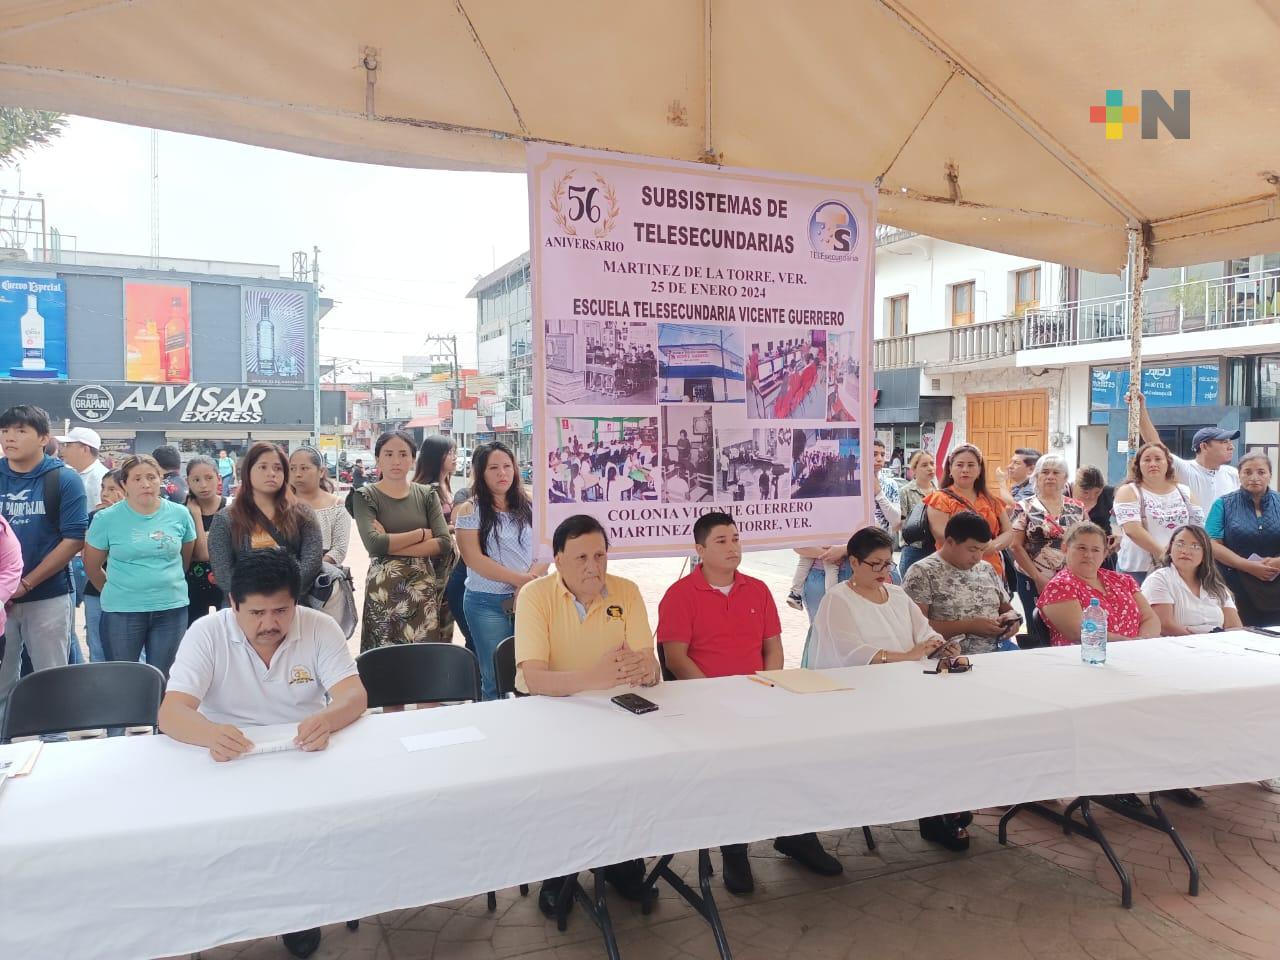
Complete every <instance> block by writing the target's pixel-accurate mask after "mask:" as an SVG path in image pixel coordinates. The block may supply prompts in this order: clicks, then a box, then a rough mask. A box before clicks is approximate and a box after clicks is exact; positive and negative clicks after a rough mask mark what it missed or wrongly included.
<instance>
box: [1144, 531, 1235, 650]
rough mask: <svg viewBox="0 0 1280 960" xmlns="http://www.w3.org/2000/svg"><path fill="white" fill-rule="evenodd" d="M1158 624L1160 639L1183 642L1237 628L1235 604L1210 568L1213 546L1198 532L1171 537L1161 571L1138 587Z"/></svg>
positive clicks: (1212, 563) (1160, 567)
mask: <svg viewBox="0 0 1280 960" xmlns="http://www.w3.org/2000/svg"><path fill="white" fill-rule="evenodd" d="M1142 595H1143V596H1144V597H1146V598H1147V602H1148V603H1149V604H1151V609H1152V610H1154V611H1155V614H1156V616H1157V617H1159V618H1160V633H1161V635H1162V636H1166V637H1185V636H1188V635H1189V634H1193V633H1210V632H1212V631H1214V630H1222V629H1227V630H1234V629H1238V628H1239V627H1240V615H1239V614H1238V613H1236V601H1235V598H1234V597H1232V596H1231V591H1230V590H1229V589H1227V584H1226V582H1225V581H1224V580H1223V579H1222V575H1221V574H1220V573H1218V567H1217V565H1216V564H1215V563H1214V562H1213V541H1211V540H1210V539H1209V534H1208V533H1206V532H1205V530H1204V528H1202V527H1191V526H1182V527H1179V528H1178V529H1177V530H1175V531H1173V538H1172V539H1171V540H1170V541H1169V546H1167V547H1166V548H1165V551H1164V556H1163V557H1162V558H1161V561H1160V566H1159V568H1157V569H1156V570H1155V572H1153V573H1152V574H1151V575H1150V576H1148V577H1147V579H1146V580H1145V581H1143V584H1142Z"/></svg>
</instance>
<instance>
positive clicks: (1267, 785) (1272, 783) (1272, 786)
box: [1258, 777, 1280, 793]
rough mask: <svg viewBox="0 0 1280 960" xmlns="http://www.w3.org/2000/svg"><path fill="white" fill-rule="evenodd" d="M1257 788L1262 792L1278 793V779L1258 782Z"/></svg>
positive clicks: (1279, 782)
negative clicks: (1260, 788)
mask: <svg viewBox="0 0 1280 960" xmlns="http://www.w3.org/2000/svg"><path fill="white" fill-rule="evenodd" d="M1258 786H1260V787H1262V789H1264V790H1270V791H1271V792H1272V793H1280V777H1272V778H1271V779H1270V780H1259V781H1258Z"/></svg>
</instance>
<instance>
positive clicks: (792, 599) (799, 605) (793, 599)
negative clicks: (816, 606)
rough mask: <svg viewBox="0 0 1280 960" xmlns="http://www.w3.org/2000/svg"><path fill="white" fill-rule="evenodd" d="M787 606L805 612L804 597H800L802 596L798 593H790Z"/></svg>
mask: <svg viewBox="0 0 1280 960" xmlns="http://www.w3.org/2000/svg"><path fill="white" fill-rule="evenodd" d="M787 606H788V607H790V608H791V609H792V610H803V609H804V597H802V596H800V594H798V593H788V594H787Z"/></svg>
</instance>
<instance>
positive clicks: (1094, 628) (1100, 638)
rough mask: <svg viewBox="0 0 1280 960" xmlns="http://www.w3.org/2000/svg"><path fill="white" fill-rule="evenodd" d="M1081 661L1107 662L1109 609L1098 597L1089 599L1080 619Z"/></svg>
mask: <svg viewBox="0 0 1280 960" xmlns="http://www.w3.org/2000/svg"><path fill="white" fill-rule="evenodd" d="M1080 662H1081V663H1106V662H1107V611H1105V610H1103V609H1102V604H1100V603H1098V598H1097V597H1094V598H1093V599H1092V600H1090V601H1089V608H1088V609H1087V610H1085V612H1084V617H1083V618H1082V619H1081V621H1080Z"/></svg>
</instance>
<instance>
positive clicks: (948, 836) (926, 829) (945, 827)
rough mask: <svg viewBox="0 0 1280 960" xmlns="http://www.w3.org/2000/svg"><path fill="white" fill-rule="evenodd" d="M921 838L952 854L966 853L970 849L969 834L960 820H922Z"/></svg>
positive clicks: (939, 818) (940, 818)
mask: <svg viewBox="0 0 1280 960" xmlns="http://www.w3.org/2000/svg"><path fill="white" fill-rule="evenodd" d="M920 836H922V837H924V839H926V840H928V841H929V842H930V843H936V844H938V845H939V846H941V847H945V848H946V849H948V850H950V851H951V852H952V853H964V851H966V850H968V849H969V835H968V833H966V832H965V829H964V826H963V825H962V824H961V823H960V822H959V821H958V820H955V819H952V818H951V817H947V816H941V817H923V818H922V819H921V820H920Z"/></svg>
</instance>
